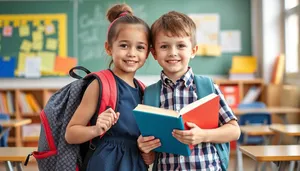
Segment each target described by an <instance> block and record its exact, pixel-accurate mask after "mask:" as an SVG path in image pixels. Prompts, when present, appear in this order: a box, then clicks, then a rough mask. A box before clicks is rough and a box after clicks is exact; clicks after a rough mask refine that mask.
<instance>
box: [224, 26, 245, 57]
mask: <svg viewBox="0 0 300 171" xmlns="http://www.w3.org/2000/svg"><path fill="white" fill-rule="evenodd" d="M241 42H242V40H241V31H239V30H225V31H221V47H222V52H229V53H230V52H241V50H242V45H241Z"/></svg>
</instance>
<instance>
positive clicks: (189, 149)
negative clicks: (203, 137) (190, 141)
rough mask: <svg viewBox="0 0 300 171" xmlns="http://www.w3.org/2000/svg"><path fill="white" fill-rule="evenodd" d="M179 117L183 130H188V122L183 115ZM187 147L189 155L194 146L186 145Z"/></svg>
mask: <svg viewBox="0 0 300 171" xmlns="http://www.w3.org/2000/svg"><path fill="white" fill-rule="evenodd" d="M179 119H180V123H181V125H180V128H181V129H182V130H187V129H186V128H187V126H186V123H185V122H184V120H183V117H182V116H180V117H179ZM185 148H186V152H187V153H188V156H189V155H190V154H191V149H193V146H192V145H186V146H185Z"/></svg>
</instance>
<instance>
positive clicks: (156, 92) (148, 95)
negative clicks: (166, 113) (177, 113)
mask: <svg viewBox="0 0 300 171" xmlns="http://www.w3.org/2000/svg"><path fill="white" fill-rule="evenodd" d="M161 84H162V83H161V80H159V81H158V82H157V83H154V84H152V85H150V86H148V87H147V88H146V89H145V92H144V93H145V94H144V100H143V103H144V104H145V105H150V106H155V107H159V105H160V102H159V97H160V89H161Z"/></svg>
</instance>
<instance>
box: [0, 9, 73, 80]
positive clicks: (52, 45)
mask: <svg viewBox="0 0 300 171" xmlns="http://www.w3.org/2000/svg"><path fill="white" fill-rule="evenodd" d="M67 40H68V39H67V15H66V14H10V15H0V55H1V56H13V57H16V58H17V63H16V66H15V70H16V75H18V76H20V75H22V73H23V72H24V64H25V58H26V57H37V56H38V57H40V58H41V70H42V72H48V73H51V72H53V70H54V65H55V59H56V57H57V56H60V57H67V55H68V53H67V47H68V43H67Z"/></svg>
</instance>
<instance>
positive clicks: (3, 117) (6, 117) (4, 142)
mask: <svg viewBox="0 0 300 171" xmlns="http://www.w3.org/2000/svg"><path fill="white" fill-rule="evenodd" d="M9 119H10V117H9V115H7V114H3V113H0V120H9ZM3 130H4V129H3V128H2V127H1V126H0V133H1V132H2V131H3ZM8 135H9V134H8V132H6V133H4V135H3V137H2V138H0V147H7V141H8Z"/></svg>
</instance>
